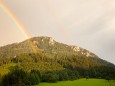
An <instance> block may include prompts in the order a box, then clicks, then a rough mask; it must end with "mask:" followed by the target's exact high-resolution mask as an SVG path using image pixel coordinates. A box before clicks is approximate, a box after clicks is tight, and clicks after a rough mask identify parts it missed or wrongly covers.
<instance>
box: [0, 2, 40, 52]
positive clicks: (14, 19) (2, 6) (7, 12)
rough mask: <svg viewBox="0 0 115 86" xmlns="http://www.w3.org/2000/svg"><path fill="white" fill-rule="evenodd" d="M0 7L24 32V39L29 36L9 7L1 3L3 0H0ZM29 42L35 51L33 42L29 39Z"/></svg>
mask: <svg viewBox="0 0 115 86" xmlns="http://www.w3.org/2000/svg"><path fill="white" fill-rule="evenodd" d="M0 8H1V9H2V10H3V11H4V12H5V13H6V14H7V15H8V16H9V17H10V19H11V20H12V21H13V22H14V23H15V25H16V26H17V28H18V29H19V30H20V31H21V32H22V33H23V34H24V36H25V38H26V39H29V38H30V35H29V33H28V32H27V31H26V29H25V28H24V26H23V25H22V24H21V23H20V22H19V20H18V19H17V18H16V17H15V15H14V14H13V13H12V12H11V10H10V9H8V7H7V6H6V5H5V4H4V3H3V1H0ZM28 42H29V44H30V45H31V47H32V49H33V51H34V53H37V52H38V50H37V49H36V48H35V46H34V44H33V43H32V41H31V40H29V41H28Z"/></svg>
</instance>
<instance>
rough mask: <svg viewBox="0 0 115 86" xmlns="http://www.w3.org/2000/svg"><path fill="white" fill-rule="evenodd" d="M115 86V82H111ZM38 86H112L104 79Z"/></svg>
mask: <svg viewBox="0 0 115 86" xmlns="http://www.w3.org/2000/svg"><path fill="white" fill-rule="evenodd" d="M110 83H111V86H115V81H110ZM36 86H110V84H109V83H108V81H107V80H103V79H88V80H86V79H79V80H75V81H62V82H58V83H40V84H39V85H36Z"/></svg>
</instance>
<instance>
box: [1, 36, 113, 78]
mask: <svg viewBox="0 0 115 86" xmlns="http://www.w3.org/2000/svg"><path fill="white" fill-rule="evenodd" d="M17 68H19V69H22V70H24V71H26V72H30V71H32V70H39V71H40V72H42V73H43V74H44V72H46V73H47V72H48V71H60V72H61V73H63V70H64V71H65V72H68V71H67V70H71V71H72V73H73V72H74V73H75V74H76V71H77V73H78V74H79V76H80V77H86V76H89V77H91V78H99V77H101V78H106V76H110V77H112V78H114V77H115V65H114V64H112V63H110V62H107V61H105V60H103V59H101V58H99V57H98V56H97V55H95V54H94V53H92V52H90V51H88V50H86V49H83V48H81V47H78V46H73V45H67V44H63V43H59V42H57V41H55V40H54V39H53V38H51V37H45V36H42V37H33V38H30V39H27V40H25V41H23V42H20V43H14V44H10V45H6V46H3V47H0V70H2V71H0V75H5V74H7V73H8V72H10V71H12V70H14V69H17ZM65 72H64V73H65ZM74 73H73V74H74ZM69 74H70V73H69ZM68 76H71V74H70V75H68Z"/></svg>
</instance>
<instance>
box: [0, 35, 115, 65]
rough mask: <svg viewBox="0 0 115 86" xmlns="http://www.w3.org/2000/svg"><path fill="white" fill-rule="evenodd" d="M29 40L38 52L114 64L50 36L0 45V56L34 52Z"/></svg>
mask: <svg viewBox="0 0 115 86" xmlns="http://www.w3.org/2000/svg"><path fill="white" fill-rule="evenodd" d="M30 42H31V43H32V44H33V47H34V48H35V49H37V52H38V53H39V52H40V53H44V54H46V55H50V56H56V55H58V56H59V57H63V56H70V55H75V56H79V57H84V58H89V59H91V60H92V61H93V60H94V61H96V62H98V63H101V64H106V65H108V64H109V65H111V66H114V64H112V63H110V62H108V61H105V60H103V59H101V58H99V57H98V56H97V55H95V54H94V53H92V52H90V51H89V50H86V49H83V48H81V47H79V46H75V45H67V44H63V43H59V42H57V41H55V40H54V39H53V38H52V37H47V36H40V37H32V38H30V39H27V40H25V41H22V42H19V43H13V44H10V45H6V46H3V47H0V58H2V57H3V58H4V57H6V58H7V57H9V56H11V57H15V56H18V55H20V54H24V53H35V52H34V51H33V49H32V47H31V44H30ZM6 53H7V54H6Z"/></svg>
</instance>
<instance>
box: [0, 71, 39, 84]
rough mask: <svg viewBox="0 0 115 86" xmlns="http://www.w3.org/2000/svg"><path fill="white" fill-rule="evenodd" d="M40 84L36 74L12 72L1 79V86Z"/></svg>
mask: <svg viewBox="0 0 115 86" xmlns="http://www.w3.org/2000/svg"><path fill="white" fill-rule="evenodd" d="M38 83H40V78H39V75H38V74H37V73H35V72H34V73H33V72H32V73H27V72H25V71H23V70H13V71H12V72H10V73H8V74H7V75H5V76H4V77H3V78H2V81H1V86H27V85H28V86H31V85H36V84H38Z"/></svg>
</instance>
